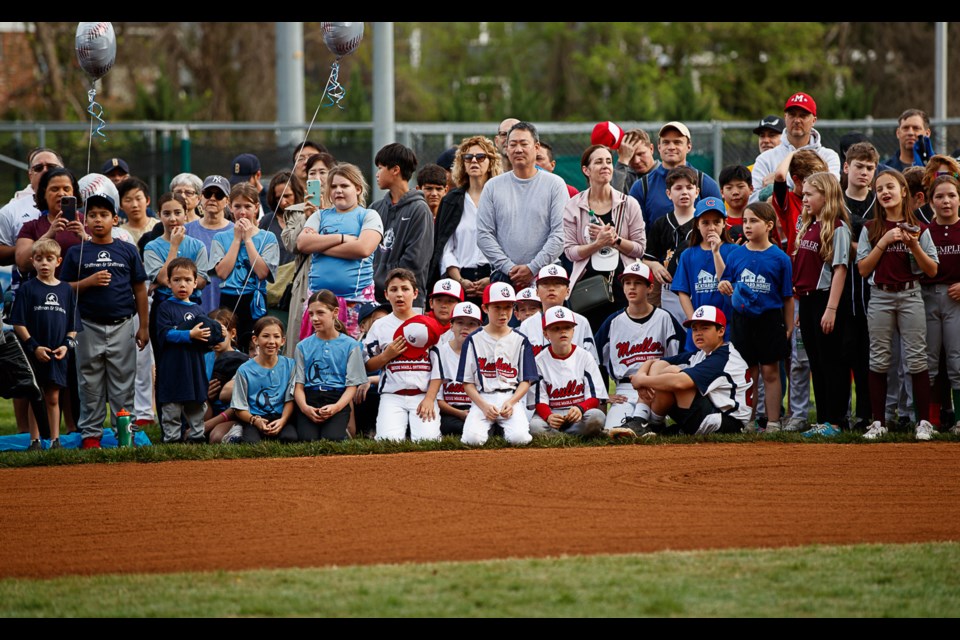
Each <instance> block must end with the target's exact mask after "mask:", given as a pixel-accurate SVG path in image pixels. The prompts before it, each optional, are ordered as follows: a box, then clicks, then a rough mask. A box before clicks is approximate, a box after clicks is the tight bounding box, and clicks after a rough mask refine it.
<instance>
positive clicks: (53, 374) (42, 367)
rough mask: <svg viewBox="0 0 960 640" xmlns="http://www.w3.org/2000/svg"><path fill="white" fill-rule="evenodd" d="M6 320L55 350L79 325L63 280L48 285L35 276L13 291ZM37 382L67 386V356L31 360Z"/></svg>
mask: <svg viewBox="0 0 960 640" xmlns="http://www.w3.org/2000/svg"><path fill="white" fill-rule="evenodd" d="M10 323H11V324H13V325H20V326H23V327H26V328H27V331H28V332H29V333H30V337H31V338H33V339H35V340H36V341H37V343H38V344H39V345H40V346H42V347H50V348H51V349H56V348H57V347H59V346H60V345H62V344H63V341H64V339H65V338H66V337H67V333H69V332H71V331H80V330H81V329H82V328H83V327H82V325H81V323H80V319H79V318H78V317H77V305H76V297H75V295H74V292H73V288H72V287H71V286H70V285H69V284H67V283H66V282H62V281H61V282H60V283H59V284H55V285H49V284H44V283H43V282H40V281H39V280H37V279H36V278H33V279H32V280H27V281H26V282H24V283H23V284H22V285H20V289H19V290H18V291H17V297H16V300H15V301H14V304H13V314H12V315H11V317H10ZM34 364H35V365H39V367H37V368H36V371H35V373H36V376H37V381H38V382H40V383H43V382H48V381H49V382H52V383H54V384H56V385H58V386H61V387H65V386H67V359H66V358H64V359H62V360H51V361H50V362H46V363H44V362H34Z"/></svg>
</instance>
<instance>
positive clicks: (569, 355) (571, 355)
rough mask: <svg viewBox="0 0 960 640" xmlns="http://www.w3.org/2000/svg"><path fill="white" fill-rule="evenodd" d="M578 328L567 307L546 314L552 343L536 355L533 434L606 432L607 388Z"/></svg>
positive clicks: (552, 434) (557, 434)
mask: <svg viewBox="0 0 960 640" xmlns="http://www.w3.org/2000/svg"><path fill="white" fill-rule="evenodd" d="M644 266H645V265H644ZM576 327H577V319H576V318H575V317H574V315H573V312H572V311H570V309H567V308H566V307H553V308H552V309H549V310H547V311H545V312H544V313H543V333H544V335H545V336H546V337H547V339H548V340H549V341H550V346H548V347H547V348H546V349H544V350H543V351H541V352H540V353H539V354H537V357H536V363H537V370H538V371H539V373H540V381H539V382H538V383H537V385H536V392H535V397H536V415H535V416H534V417H533V418H532V419H531V420H530V432H531V433H532V434H533V435H542V436H549V437H556V436H560V435H568V436H583V437H585V438H588V437H593V436H598V435H600V433H601V432H602V431H603V426H604V423H605V422H606V416H605V415H604V413H603V411H601V410H600V408H599V407H600V402H601V400H606V399H607V390H606V389H604V385H603V377H602V376H601V375H600V367H599V366H597V361H596V360H594V358H593V356H592V355H591V354H589V353H587V352H586V350H584V349H579V348H577V346H576V345H575V344H573V332H574V330H575V329H576Z"/></svg>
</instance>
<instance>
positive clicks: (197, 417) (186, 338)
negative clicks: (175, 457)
mask: <svg viewBox="0 0 960 640" xmlns="http://www.w3.org/2000/svg"><path fill="white" fill-rule="evenodd" d="M166 276H167V277H166V280H167V283H168V286H169V287H170V290H171V291H172V293H173V297H172V298H168V299H167V300H164V301H163V303H162V304H161V305H160V309H159V310H158V311H157V328H156V335H157V342H158V343H159V344H158V345H157V353H158V356H157V403H158V404H159V405H161V406H162V409H161V415H160V423H161V426H162V428H163V442H164V443H172V442H180V440H181V422H180V421H181V415H183V416H184V417H185V418H186V422H187V425H188V427H189V432H188V434H187V438H186V441H187V442H189V443H191V444H198V443H202V442H204V437H203V432H204V429H203V415H204V413H205V412H206V410H207V404H206V400H207V391H208V386H209V381H208V380H207V370H206V364H205V361H204V357H203V354H204V352H205V351H206V348H205V347H206V344H207V342H208V340H209V339H210V328H209V327H205V326H204V323H203V321H202V318H201V316H202V315H203V310H202V309H201V308H200V305H198V304H196V303H195V302H190V296H191V295H192V294H193V291H194V289H196V287H197V265H196V264H195V263H194V262H193V260H191V259H190V258H174V259H173V260H171V261H170V262H169V263H168V264H167V269H166ZM184 325H187V326H189V327H190V328H189V329H188V328H186V326H184ZM181 327H183V328H181Z"/></svg>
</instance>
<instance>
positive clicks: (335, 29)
mask: <svg viewBox="0 0 960 640" xmlns="http://www.w3.org/2000/svg"><path fill="white" fill-rule="evenodd" d="M320 32H321V33H322V34H323V43H324V44H325V45H327V48H328V49H330V52H331V53H333V54H334V55H336V56H338V57H340V56H345V55H348V54H351V53H353V52H354V51H356V50H357V47H358V46H360V41H361V40H363V23H362V22H321V23H320Z"/></svg>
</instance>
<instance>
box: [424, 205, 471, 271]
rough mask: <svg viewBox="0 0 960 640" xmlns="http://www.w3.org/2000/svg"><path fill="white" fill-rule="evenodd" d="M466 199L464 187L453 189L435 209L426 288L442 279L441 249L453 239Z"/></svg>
mask: <svg viewBox="0 0 960 640" xmlns="http://www.w3.org/2000/svg"><path fill="white" fill-rule="evenodd" d="M466 197H467V189H466V187H460V188H457V189H454V190H453V191H451V192H450V193H448V194H447V195H445V196H443V200H441V201H440V208H439V209H437V219H436V220H435V221H434V223H433V240H434V243H433V257H432V258H431V259H430V271H429V272H428V278H427V281H428V286H429V287H433V284H434V283H435V282H436V281H437V280H439V279H440V278H442V277H444V276H443V274H442V273H440V257H441V256H442V255H443V249H444V247H446V246H447V241H448V240H449V239H450V238H452V237H453V234H454V233H455V232H456V230H457V227H458V226H460V219H461V218H462V217H463V203H464V199H465V198H466Z"/></svg>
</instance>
